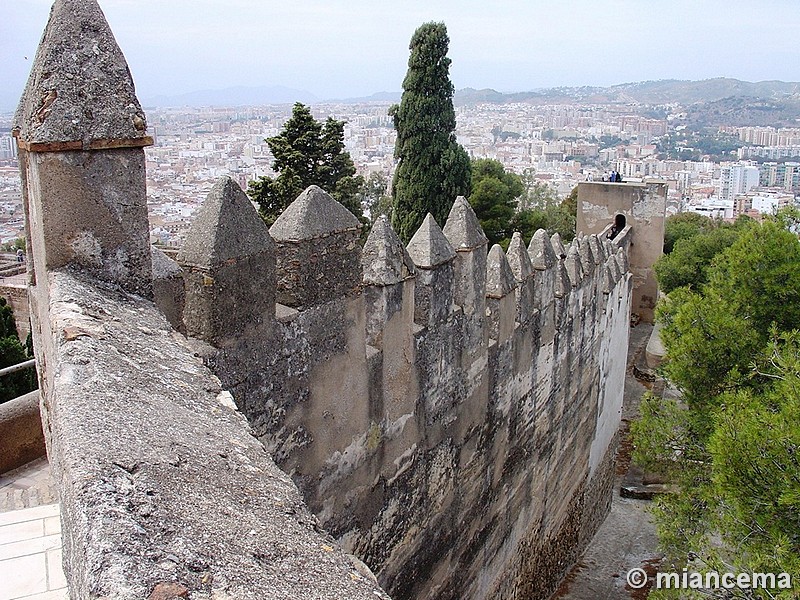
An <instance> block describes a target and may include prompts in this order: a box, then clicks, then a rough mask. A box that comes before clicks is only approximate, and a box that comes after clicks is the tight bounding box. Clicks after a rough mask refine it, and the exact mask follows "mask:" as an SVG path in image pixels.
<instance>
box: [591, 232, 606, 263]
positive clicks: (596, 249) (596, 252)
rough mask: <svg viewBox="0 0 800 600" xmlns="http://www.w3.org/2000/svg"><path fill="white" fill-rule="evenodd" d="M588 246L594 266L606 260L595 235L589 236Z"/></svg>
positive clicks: (598, 239) (601, 246)
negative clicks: (590, 249)
mask: <svg viewBox="0 0 800 600" xmlns="http://www.w3.org/2000/svg"><path fill="white" fill-rule="evenodd" d="M589 246H590V247H591V248H592V256H594V264H596V265H599V264H600V263H601V262H603V261H604V260H605V259H606V255H605V252H604V248H603V244H601V243H600V238H598V237H597V234H596V233H593V234H591V235H590V236H589Z"/></svg>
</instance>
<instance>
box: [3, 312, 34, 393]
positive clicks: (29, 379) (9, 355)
mask: <svg viewBox="0 0 800 600" xmlns="http://www.w3.org/2000/svg"><path fill="white" fill-rule="evenodd" d="M28 338H29V339H28V343H27V344H26V345H25V346H23V345H22V343H20V340H19V337H18V335H17V326H16V324H15V322H14V313H13V311H12V310H11V306H9V304H8V302H7V301H6V299H5V298H3V297H0V368H4V367H11V366H13V365H16V364H19V363H21V362H24V361H26V360H28V359H30V358H33V348H32V347H31V346H30V335H29V336H28ZM37 387H38V383H37V381H36V371H35V370H34V369H28V370H25V371H18V372H17V373H12V374H11V375H6V376H5V377H3V378H1V379H0V403H2V402H6V401H8V400H13V399H14V398H16V397H18V396H22V395H23V394H27V393H28V392H30V391H33V390H35V389H36V388H37Z"/></svg>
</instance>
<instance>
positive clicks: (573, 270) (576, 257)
mask: <svg viewBox="0 0 800 600" xmlns="http://www.w3.org/2000/svg"><path fill="white" fill-rule="evenodd" d="M564 266H565V267H566V268H567V275H568V276H569V281H570V284H571V285H572V287H574V288H575V287H578V286H579V285H580V284H581V281H582V280H583V268H582V267H581V257H580V254H579V253H578V245H577V244H576V243H573V244H572V245H571V246H570V247H569V250H567V258H565V259H564Z"/></svg>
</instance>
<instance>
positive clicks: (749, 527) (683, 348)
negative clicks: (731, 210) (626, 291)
mask: <svg viewBox="0 0 800 600" xmlns="http://www.w3.org/2000/svg"><path fill="white" fill-rule="evenodd" d="M740 228H741V231H740V232H739V234H738V237H737V238H736V239H735V241H734V242H733V243H732V244H731V245H730V246H729V247H727V248H725V249H723V250H722V251H721V252H720V253H718V254H717V255H716V256H715V257H714V258H713V260H711V261H709V263H710V265H709V266H708V268H707V273H706V277H705V282H704V283H703V284H702V285H700V286H698V288H697V289H696V290H691V291H690V290H689V289H688V288H686V287H681V288H678V289H676V290H674V291H672V292H670V293H669V294H668V296H667V300H666V302H665V303H662V304H660V305H659V309H658V318H659V319H660V320H661V322H662V324H663V329H662V331H661V338H662V341H663V343H664V347H665V349H666V363H665V366H664V367H663V370H664V373H665V375H666V376H667V377H668V378H669V380H670V381H671V382H672V383H673V384H674V385H675V386H676V387H677V388H678V389H679V390H680V391H681V393H682V397H681V399H680V400H679V401H677V400H664V399H660V398H655V397H649V398H647V399H646V400H645V401H644V402H643V404H642V407H641V412H642V418H641V420H640V421H639V422H638V423H636V424H635V425H634V426H633V432H634V441H635V444H636V452H635V460H636V461H637V462H638V463H639V464H641V465H642V466H645V467H646V468H649V469H653V470H657V471H661V472H664V473H666V474H667V475H669V476H670V478H671V480H672V481H673V483H675V484H676V485H677V487H678V492H677V493H676V494H670V495H668V496H665V497H663V498H661V499H660V500H659V502H658V505H657V509H656V511H655V516H656V522H657V525H658V528H659V536H660V539H661V544H662V547H663V549H664V550H665V551H666V553H667V561H668V563H667V564H670V563H671V569H674V570H680V568H682V567H684V566H687V567H689V568H690V569H691V570H697V571H707V570H717V571H719V572H725V571H733V572H762V573H768V572H773V573H780V572H784V571H785V572H788V573H792V574H793V576H794V577H795V578H796V577H797V576H798V574H799V573H800V529H798V527H799V526H800V522H799V521H798V516H797V515H798V511H800V491H799V490H800V460H798V447H800V446H798V444H800V421H798V419H800V413H798V407H800V392H798V390H800V334H798V329H800V242H798V240H797V237H796V235H795V234H793V233H791V232H790V231H787V229H786V223H785V222H783V221H782V220H781V219H778V218H776V219H774V220H768V221H766V222H764V223H762V224H758V223H755V222H750V223H748V224H745V225H741V226H740ZM712 231H720V229H715V230H712ZM704 235H707V234H699V235H696V236H695V237H694V238H691V239H698V238H700V237H702V236H704ZM689 241H690V240H687V239H684V240H680V241H679V242H677V243H676V245H675V249H674V251H673V253H672V256H674V255H676V254H677V253H678V252H679V251H680V249H681V247H682V246H685V245H686V244H687V242H689ZM684 592H685V590H684ZM654 597H658V598H662V597H672V596H669V594H668V593H667V592H659V593H658V594H656V595H655V596H654ZM675 597H680V598H688V597H694V596H689V595H681V594H677V595H676V596H675ZM711 597H723V596H714V595H712V596H711ZM725 597H727V596H725ZM736 597H742V598H745V597H747V598H750V597H753V598H755V597H768V598H793V597H795V596H793V595H792V592H791V591H786V590H780V589H778V590H773V591H772V592H771V593H770V594H769V595H764V596H759V595H753V596H748V595H742V596H736Z"/></svg>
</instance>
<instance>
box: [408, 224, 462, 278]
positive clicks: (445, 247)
mask: <svg viewBox="0 0 800 600" xmlns="http://www.w3.org/2000/svg"><path fill="white" fill-rule="evenodd" d="M406 250H408V255H409V256H410V257H411V260H413V261H414V265H416V266H417V267H419V268H420V269H433V268H434V267H438V266H439V265H442V264H444V263H446V262H449V261H451V260H453V259H454V258H455V257H456V253H455V252H454V251H453V248H452V247H451V246H450V242H448V241H447V238H446V237H444V233H442V230H441V228H440V227H439V224H438V223H436V219H434V218H433V215H432V214H431V213H428V215H427V216H426V217H425V220H424V221H422V225H420V226H419V229H417V232H416V233H415V234H414V237H412V238H411V241H410V242H408V246H406Z"/></svg>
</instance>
